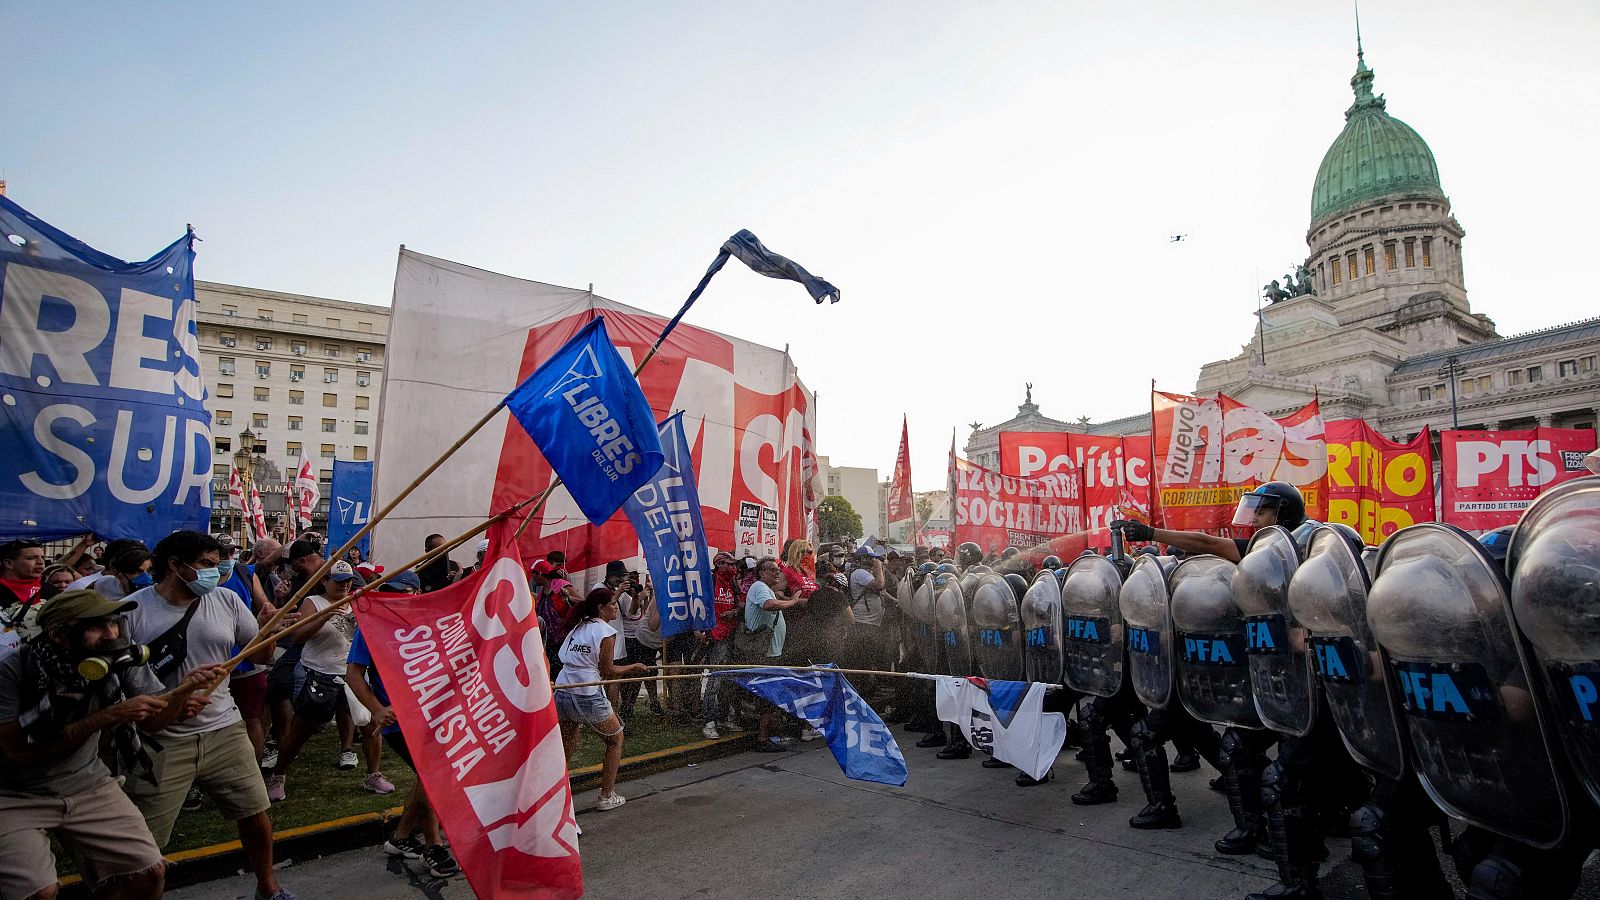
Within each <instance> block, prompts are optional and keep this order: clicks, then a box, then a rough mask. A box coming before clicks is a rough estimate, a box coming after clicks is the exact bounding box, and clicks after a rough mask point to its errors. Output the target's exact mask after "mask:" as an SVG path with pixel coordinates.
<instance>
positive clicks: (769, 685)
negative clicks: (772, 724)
mask: <svg viewBox="0 0 1600 900" xmlns="http://www.w3.org/2000/svg"><path fill="white" fill-rule="evenodd" d="M727 677H729V678H732V679H734V680H735V681H737V682H738V683H739V684H740V685H741V686H742V687H744V688H745V689H746V690H748V691H751V692H752V693H754V694H756V695H757V696H759V697H761V698H762V699H763V700H768V701H771V702H772V703H774V704H776V705H778V706H780V707H782V708H783V709H784V710H786V711H787V712H789V713H790V714H792V715H794V716H795V717H796V718H799V719H804V720H805V721H806V722H807V723H808V724H810V725H811V727H812V728H815V729H817V730H818V731H820V732H822V734H823V737H825V738H827V740H828V749H829V750H832V751H833V758H834V759H835V760H837V761H838V762H839V768H840V769H842V770H844V774H845V777H846V778H853V779H855V780H857V781H875V782H877V783H879V784H892V785H895V786H899V785H903V784H905V783H906V758H905V756H904V755H902V754H901V753H900V745H899V744H897V743H895V740H894V735H893V734H891V733H890V732H889V726H887V725H885V724H883V719H881V718H879V716H878V714H877V713H876V712H874V711H873V709H872V707H871V706H869V705H867V701H866V700H864V699H862V697H861V695H860V694H858V693H856V689H855V688H854V687H852V686H851V685H850V681H849V680H848V679H846V678H845V677H844V676H843V675H835V674H832V673H829V672H791V671H789V670H787V669H755V670H740V671H737V672H731V673H729V674H728V676H727Z"/></svg>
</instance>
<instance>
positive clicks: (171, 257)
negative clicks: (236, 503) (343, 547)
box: [0, 197, 211, 541]
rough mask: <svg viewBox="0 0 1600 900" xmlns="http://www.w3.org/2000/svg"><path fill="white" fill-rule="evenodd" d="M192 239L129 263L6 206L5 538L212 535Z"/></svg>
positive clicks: (0, 481)
mask: <svg viewBox="0 0 1600 900" xmlns="http://www.w3.org/2000/svg"><path fill="white" fill-rule="evenodd" d="M190 240H191V237H190V236H188V235H186V236H184V237H182V238H179V239H178V240H177V241H174V242H173V243H172V244H171V246H169V247H167V248H166V249H165V250H162V251H161V252H160V253H157V254H156V255H155V256H152V257H151V258H149V259H147V260H145V261H144V262H136V263H130V262H123V261H122V260H120V259H116V258H115V257H112V256H108V255H107V254H104V253H101V252H100V251H98V250H95V249H94V248H92V247H90V246H88V245H87V244H84V243H83V242H81V241H79V240H77V239H76V238H73V237H72V236H71V235H68V234H66V233H64V232H62V231H59V230H57V229H55V228H53V227H51V226H50V225H49V224H47V223H45V222H43V221H41V220H39V219H38V218H36V217H34V216H33V215H32V214H31V213H29V212H28V211H27V210H25V209H23V208H22V207H20V206H18V205H17V204H15V203H13V202H12V201H10V200H8V199H6V198H5V197H0V281H3V282H4V294H3V299H0V401H3V402H0V448H3V449H0V540H5V539H8V538H13V537H32V538H37V539H42V540H51V539H55V538H64V537H70V536H73V535H80V534H84V533H86V532H90V531H92V532H94V533H95V534H97V535H99V536H100V537H102V538H143V539H145V540H149V541H154V540H155V539H156V538H158V537H160V536H162V535H164V534H168V533H169V532H172V531H174V530H177V529H180V528H193V529H199V530H207V526H208V524H209V522H210V519H211V415H210V413H208V412H206V408H205V402H204V401H205V389H204V387H203V385H202V384H201V380H200V344H199V339H198V335H197V332H196V329H195V303H194V274H193V268H192V264H193V260H194V252H193V251H192V250H191V248H190Z"/></svg>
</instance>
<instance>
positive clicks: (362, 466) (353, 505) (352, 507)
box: [322, 459, 372, 559]
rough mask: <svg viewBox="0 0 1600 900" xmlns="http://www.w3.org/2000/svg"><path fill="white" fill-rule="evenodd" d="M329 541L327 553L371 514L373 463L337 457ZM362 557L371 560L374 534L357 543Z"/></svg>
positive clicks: (360, 527) (330, 508)
mask: <svg viewBox="0 0 1600 900" xmlns="http://www.w3.org/2000/svg"><path fill="white" fill-rule="evenodd" d="M328 497H329V500H328V535H327V537H328V543H327V545H326V546H324V547H323V548H322V549H323V552H324V553H332V552H333V551H335V550H337V549H339V548H340V547H343V546H344V542H345V541H348V540H350V539H351V538H352V537H355V533H356V532H358V531H360V530H361V529H362V527H363V526H365V525H366V524H367V519H369V518H371V517H372V463H370V462H353V461H350V460H343V459H336V460H334V461H333V483H332V484H330V485H329V486H328ZM356 546H357V547H358V548H360V550H361V558H362V559H372V533H371V532H367V533H366V534H364V535H362V537H361V542H360V543H358V544H356Z"/></svg>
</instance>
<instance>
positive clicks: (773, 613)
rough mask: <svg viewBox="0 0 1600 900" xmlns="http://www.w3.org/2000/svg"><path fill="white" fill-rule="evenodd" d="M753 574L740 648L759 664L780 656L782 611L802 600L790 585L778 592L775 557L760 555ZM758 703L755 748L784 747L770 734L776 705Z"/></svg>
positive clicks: (779, 578)
mask: <svg viewBox="0 0 1600 900" xmlns="http://www.w3.org/2000/svg"><path fill="white" fill-rule="evenodd" d="M755 574H756V580H755V581H754V582H753V583H752V584H751V585H750V589H749V591H748V592H747V593H746V594H745V598H744V626H745V627H744V635H745V638H744V640H742V641H741V648H740V649H741V650H743V649H744V647H745V646H748V647H749V648H750V650H751V653H750V654H749V657H750V661H751V662H756V663H760V662H766V661H768V660H771V659H773V658H775V657H779V656H782V655H783V640H784V636H785V635H786V633H787V631H788V625H787V623H786V622H785V621H784V617H783V611H784V610H786V609H791V608H793V607H796V606H800V605H802V604H804V603H805V602H806V601H805V600H804V599H802V598H801V597H800V595H799V593H798V592H796V591H795V590H793V589H792V588H783V593H782V594H781V595H780V594H779V593H778V591H779V590H780V586H781V585H782V584H783V572H782V571H781V570H780V569H779V568H778V561H777V560H776V559H774V558H772V557H770V556H767V557H763V558H761V559H760V560H759V561H758V562H757V563H756V568H755ZM763 642H765V644H766V647H765V652H764V653H763V652H762V650H761V645H762V643H763ZM759 657H765V659H761V658H759ZM759 703H760V704H761V705H762V708H763V711H762V713H761V719H760V721H759V724H758V725H757V726H756V749H757V750H760V751H763V752H772V751H775V750H782V749H784V747H785V743H784V742H782V741H778V742H775V741H774V740H773V735H772V726H773V723H774V722H775V721H776V717H777V712H778V710H777V707H775V706H773V705H772V704H771V703H770V702H769V701H766V700H759Z"/></svg>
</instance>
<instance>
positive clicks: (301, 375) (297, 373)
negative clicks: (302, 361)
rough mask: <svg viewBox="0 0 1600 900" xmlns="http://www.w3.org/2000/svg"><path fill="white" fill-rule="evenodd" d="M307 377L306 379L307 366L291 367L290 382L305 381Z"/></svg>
mask: <svg viewBox="0 0 1600 900" xmlns="http://www.w3.org/2000/svg"><path fill="white" fill-rule="evenodd" d="M305 377H306V367H305V366H290V367H289V380H290V381H304V380H305Z"/></svg>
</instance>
